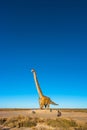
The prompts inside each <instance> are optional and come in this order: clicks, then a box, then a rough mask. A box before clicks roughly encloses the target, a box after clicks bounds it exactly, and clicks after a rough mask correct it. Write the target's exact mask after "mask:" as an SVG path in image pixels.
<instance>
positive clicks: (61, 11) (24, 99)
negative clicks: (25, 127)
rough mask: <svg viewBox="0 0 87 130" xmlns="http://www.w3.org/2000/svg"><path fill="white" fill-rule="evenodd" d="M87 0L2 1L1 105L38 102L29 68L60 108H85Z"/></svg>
mask: <svg viewBox="0 0 87 130" xmlns="http://www.w3.org/2000/svg"><path fill="white" fill-rule="evenodd" d="M86 5H87V3H86V1H84V0H3V1H0V108H10V107H12V108H19V107H21V108H33V107H39V105H38V93H37V90H36V86H35V83H34V79H33V74H32V73H31V69H32V68H34V69H35V70H36V72H37V76H38V80H39V83H40V86H41V89H42V91H43V93H44V95H46V96H49V97H50V98H51V99H52V100H53V101H55V102H56V103H59V106H58V107H59V108H87V6H86ZM51 107H55V108H56V106H51Z"/></svg>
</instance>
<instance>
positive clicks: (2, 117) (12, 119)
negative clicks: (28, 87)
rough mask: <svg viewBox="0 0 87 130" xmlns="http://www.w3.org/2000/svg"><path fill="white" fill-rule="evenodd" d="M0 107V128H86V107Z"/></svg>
mask: <svg viewBox="0 0 87 130" xmlns="http://www.w3.org/2000/svg"><path fill="white" fill-rule="evenodd" d="M60 111H61V113H62V115H61V116H60V117H58V116H57V114H58V110H57V109H53V110H51V111H50V110H39V109H33V110H31V109H0V130H87V109H60Z"/></svg>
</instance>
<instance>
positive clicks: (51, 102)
mask: <svg viewBox="0 0 87 130" xmlns="http://www.w3.org/2000/svg"><path fill="white" fill-rule="evenodd" d="M50 104H53V105H59V104H56V103H55V102H53V101H50Z"/></svg>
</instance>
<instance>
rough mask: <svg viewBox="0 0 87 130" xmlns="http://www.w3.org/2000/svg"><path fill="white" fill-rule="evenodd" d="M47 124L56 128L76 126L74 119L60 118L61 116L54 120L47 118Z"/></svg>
mask: <svg viewBox="0 0 87 130" xmlns="http://www.w3.org/2000/svg"><path fill="white" fill-rule="evenodd" d="M47 125H49V126H52V127H56V128H58V127H60V128H65V130H66V129H67V128H70V127H77V126H78V125H77V123H76V122H75V121H74V120H67V119H62V118H59V119H56V120H53V119H49V120H47Z"/></svg>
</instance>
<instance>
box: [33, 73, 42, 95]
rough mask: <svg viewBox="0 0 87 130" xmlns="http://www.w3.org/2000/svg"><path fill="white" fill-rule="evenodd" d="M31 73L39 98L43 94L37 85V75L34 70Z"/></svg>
mask: <svg viewBox="0 0 87 130" xmlns="http://www.w3.org/2000/svg"><path fill="white" fill-rule="evenodd" d="M33 75H34V81H35V84H36V88H37V91H38V94H39V97H40V98H41V97H42V96H43V93H42V91H41V89H40V86H39V83H38V80H37V76H36V72H34V73H33Z"/></svg>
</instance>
